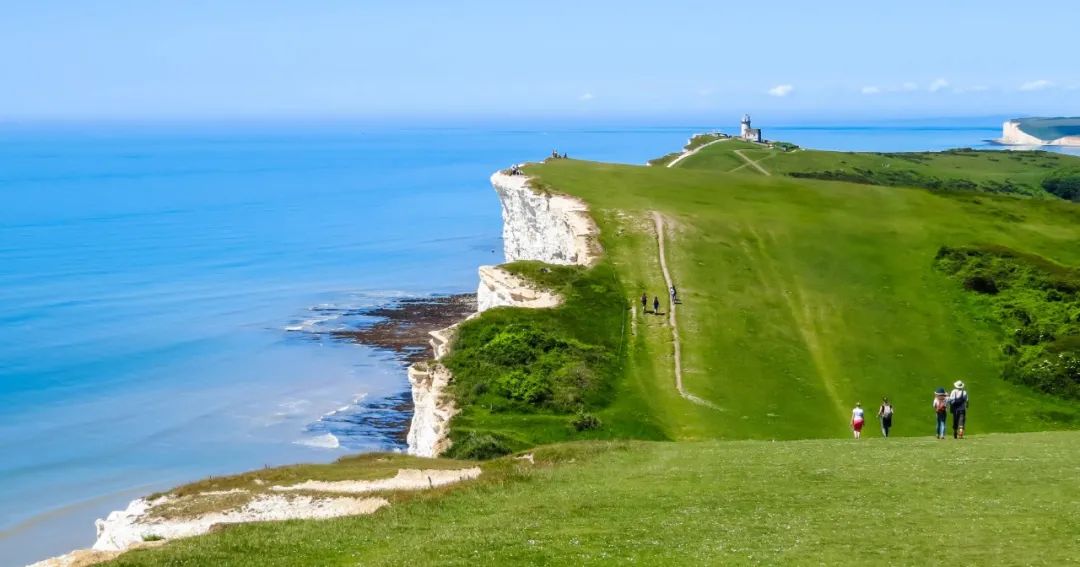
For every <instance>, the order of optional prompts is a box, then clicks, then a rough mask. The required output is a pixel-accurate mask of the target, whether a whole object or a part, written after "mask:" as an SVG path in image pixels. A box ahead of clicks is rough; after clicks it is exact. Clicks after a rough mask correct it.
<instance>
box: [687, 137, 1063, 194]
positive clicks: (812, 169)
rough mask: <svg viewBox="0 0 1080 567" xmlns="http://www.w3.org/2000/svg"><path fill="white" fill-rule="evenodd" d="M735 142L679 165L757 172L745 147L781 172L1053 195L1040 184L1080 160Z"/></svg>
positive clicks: (961, 151) (709, 149)
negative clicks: (780, 146) (788, 148)
mask: <svg viewBox="0 0 1080 567" xmlns="http://www.w3.org/2000/svg"><path fill="white" fill-rule="evenodd" d="M732 141H733V142H735V143H734V144H714V145H712V146H709V147H707V148H703V149H702V150H701V151H699V152H698V153H696V154H695V155H693V156H690V157H688V158H686V159H684V160H682V161H681V162H679V163H678V164H676V167H678V168H683V169H709V170H713V171H728V172H731V171H737V170H745V171H748V172H752V171H753V170H752V169H749V168H746V167H744V164H745V163H746V162H745V161H744V160H743V159H741V158H740V157H739V156H738V155H735V150H739V151H741V152H742V153H743V155H745V156H747V157H749V158H751V159H754V160H761V163H760V165H761V166H762V167H764V168H765V169H766V170H768V171H769V172H771V173H776V174H784V175H792V176H800V177H812V178H819V179H848V180H859V181H860V182H861V183H865V184H873V185H886V186H901V187H924V188H934V189H949V188H952V189H962V190H975V191H983V192H990V193H1010V194H1016V195H1024V196H1029V197H1041V198H1049V197H1050V196H1049V195H1048V194H1047V193H1046V191H1045V190H1043V188H1042V187H1041V186H1040V182H1041V181H1042V179H1043V178H1044V177H1046V175H1047V174H1048V173H1049V172H1051V171H1054V170H1057V169H1063V168H1067V167H1070V166H1071V167H1076V166H1077V164H1078V163H1080V160H1078V159H1077V158H1075V157H1071V156H1068V155H1064V154H1058V153H1052V152H1044V151H975V150H965V149H957V150H950V151H946V152H907V153H878V152H861V153H860V152H831V151H822V150H807V149H798V150H794V151H784V150H782V149H777V148H770V147H767V146H764V145H762V144H750V143H748V142H741V141H736V140H732Z"/></svg>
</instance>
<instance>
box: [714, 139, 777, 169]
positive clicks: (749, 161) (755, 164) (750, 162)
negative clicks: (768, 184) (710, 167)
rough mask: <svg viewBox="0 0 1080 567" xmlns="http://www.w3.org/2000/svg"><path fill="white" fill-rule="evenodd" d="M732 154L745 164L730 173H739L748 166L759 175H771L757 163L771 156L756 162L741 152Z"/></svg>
mask: <svg viewBox="0 0 1080 567" xmlns="http://www.w3.org/2000/svg"><path fill="white" fill-rule="evenodd" d="M702 147H705V146H702ZM699 149H700V148H699ZM734 152H735V155H737V156H739V157H741V158H742V159H743V161H745V162H746V163H745V164H743V165H740V166H739V167H736V168H735V169H733V170H731V171H739V170H740V169H742V168H744V167H746V166H750V167H753V168H754V169H756V170H758V171H760V172H761V173H764V174H765V175H772V174H771V173H769V172H768V171H767V170H766V169H765V168H764V167H761V165H759V164H758V162H759V161H761V160H763V159H765V158H767V157H769V156H771V155H773V154H769V155H767V156H765V157H763V158H760V159H758V160H757V161H754V160H752V159H750V158H748V157H746V154H744V153H742V150H734Z"/></svg>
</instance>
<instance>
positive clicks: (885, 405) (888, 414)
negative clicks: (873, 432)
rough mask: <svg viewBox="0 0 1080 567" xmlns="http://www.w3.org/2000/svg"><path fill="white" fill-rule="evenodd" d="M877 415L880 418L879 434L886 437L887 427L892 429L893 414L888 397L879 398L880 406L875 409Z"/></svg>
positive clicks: (887, 433) (887, 434) (887, 435)
mask: <svg viewBox="0 0 1080 567" xmlns="http://www.w3.org/2000/svg"><path fill="white" fill-rule="evenodd" d="M877 416H878V419H880V420H881V435H882V437H885V438H888V437H889V429H892V416H893V407H892V404H890V403H889V398H881V407H879V408H878V410H877Z"/></svg>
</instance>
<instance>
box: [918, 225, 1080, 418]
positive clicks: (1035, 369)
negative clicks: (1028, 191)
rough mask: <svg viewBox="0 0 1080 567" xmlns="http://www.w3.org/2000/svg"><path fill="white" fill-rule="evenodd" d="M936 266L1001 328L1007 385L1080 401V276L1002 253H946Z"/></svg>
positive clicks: (978, 249)
mask: <svg viewBox="0 0 1080 567" xmlns="http://www.w3.org/2000/svg"><path fill="white" fill-rule="evenodd" d="M934 264H935V266H936V267H937V268H938V269H939V270H941V271H943V272H944V273H946V274H948V275H949V276H951V277H954V278H956V279H958V280H960V281H961V282H963V286H964V289H966V290H968V291H971V292H975V293H976V294H978V295H977V296H976V297H978V298H979V299H978V300H977V301H976V302H975V304H976V307H977V308H978V309H979V310H980V311H982V312H983V313H985V314H986V318H987V319H990V320H996V321H998V323H999V324H1000V325H1001V329H1002V336H1003V341H1004V343H1003V344H1002V345H1001V349H1000V350H1001V353H1002V354H1003V355H1004V356H1005V357H1006V359H1007V362H1006V365H1005V369H1004V372H1003V375H1004V377H1005V378H1006V379H1007V380H1010V381H1013V382H1017V383H1020V384H1024V385H1026V386H1029V387H1031V388H1034V389H1036V390H1039V391H1042V392H1046V393H1048V394H1053V395H1056V396H1060V397H1063V398H1068V399H1080V273H1078V272H1077V270H1075V269H1071V268H1066V267H1063V266H1059V265H1057V264H1054V263H1052V262H1049V261H1047V260H1046V259H1044V258H1041V257H1038V256H1033V255H1028V254H1021V253H1018V252H1014V251H1012V250H1009V249H1006V248H1001V247H960V248H950V247H942V248H941V250H939V251H938V254H937V257H936V258H935V260H934Z"/></svg>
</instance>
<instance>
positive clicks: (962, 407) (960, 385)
mask: <svg viewBox="0 0 1080 567" xmlns="http://www.w3.org/2000/svg"><path fill="white" fill-rule="evenodd" d="M948 403H949V409H950V410H951V411H952V436H953V439H963V438H964V424H965V423H966V422H967V408H968V393H967V390H965V389H964V381H963V380H957V381H956V382H955V383H954V384H953V391H951V392H949V398H948Z"/></svg>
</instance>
